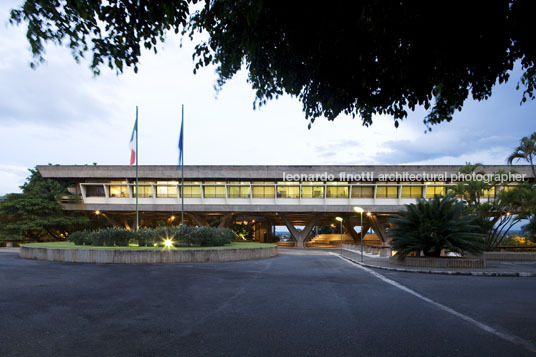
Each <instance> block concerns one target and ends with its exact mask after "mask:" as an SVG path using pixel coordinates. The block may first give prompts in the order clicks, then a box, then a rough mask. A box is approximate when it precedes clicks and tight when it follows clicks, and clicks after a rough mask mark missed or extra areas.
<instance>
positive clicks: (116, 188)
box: [85, 182, 494, 198]
mask: <svg viewBox="0 0 536 357" xmlns="http://www.w3.org/2000/svg"><path fill="white" fill-rule="evenodd" d="M239 184H242V183H237V185H232V184H229V185H228V186H224V185H210V184H206V183H205V185H203V187H202V186H201V183H191V182H188V184H185V185H184V197H186V198H201V190H203V197H206V198H225V197H229V198H249V197H250V196H252V197H253V198H274V197H278V198H300V186H298V185H287V184H285V185H277V186H275V185H273V183H271V184H272V185H271V186H270V185H269V184H270V183H259V184H258V185H260V186H258V185H254V186H249V183H248V184H247V185H244V186H240V185H239ZM264 185H265V186H264ZM138 187H139V195H138V197H153V188H152V186H151V184H148V183H146V182H140V183H139V186H138ZM374 188H375V187H374V186H365V185H352V189H351V196H350V186H348V185H347V186H339V185H334V186H331V185H327V186H324V185H311V186H302V187H301V198H324V196H325V197H327V198H349V197H351V198H374ZM85 189H86V196H87V197H104V196H105V192H104V186H103V185H85ZM131 189H132V195H133V197H135V195H136V187H135V186H131ZM180 190H181V187H180V186H177V185H175V184H173V185H169V184H167V183H158V184H157V185H156V186H155V191H156V192H155V193H156V197H159V198H176V197H180ZM399 190H401V192H400V197H401V198H419V197H423V193H424V187H423V186H420V185H411V184H409V185H403V186H400V187H399V186H397V185H383V186H376V198H398V196H399V195H398V194H399ZM226 191H227V194H226ZM446 191H447V186H428V187H427V188H426V195H425V196H426V197H427V198H430V197H434V196H436V195H445V194H446ZM324 193H325V195H324ZM493 194H494V191H493V189H492V190H491V191H490V192H488V195H490V196H493ZM109 196H110V197H129V187H128V185H126V184H124V183H122V184H118V185H114V184H111V185H110V186H109Z"/></svg>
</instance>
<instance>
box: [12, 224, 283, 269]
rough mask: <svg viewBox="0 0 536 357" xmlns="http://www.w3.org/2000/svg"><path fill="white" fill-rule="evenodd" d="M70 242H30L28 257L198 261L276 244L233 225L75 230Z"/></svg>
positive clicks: (250, 254)
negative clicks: (251, 238)
mask: <svg viewBox="0 0 536 357" xmlns="http://www.w3.org/2000/svg"><path fill="white" fill-rule="evenodd" d="M68 240H70V241H69V242H54V243H30V244H25V245H23V246H22V247H21V251H20V256H21V258H25V259H36V260H48V261H62V262H75V263H134V264H135V263H193V262H211V261H235V260H249V259H260V258H268V257H273V256H276V255H277V246H276V245H274V244H265V243H255V242H237V241H236V236H235V235H234V233H233V232H232V231H231V230H229V229H216V228H210V227H198V228H197V227H196V228H192V227H187V226H178V227H162V228H156V229H142V230H139V231H137V232H136V231H130V230H125V229H103V230H100V231H94V232H75V233H73V234H71V235H70V236H69V237H68Z"/></svg>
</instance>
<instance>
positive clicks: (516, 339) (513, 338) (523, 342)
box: [334, 254, 536, 352]
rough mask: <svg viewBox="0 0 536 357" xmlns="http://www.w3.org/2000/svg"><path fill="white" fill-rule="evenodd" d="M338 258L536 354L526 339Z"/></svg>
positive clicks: (535, 348)
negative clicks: (495, 327)
mask: <svg viewBox="0 0 536 357" xmlns="http://www.w3.org/2000/svg"><path fill="white" fill-rule="evenodd" d="M334 255H335V254H334ZM337 256H338V257H339V258H341V259H342V260H344V261H345V262H348V263H350V264H352V265H353V266H356V267H358V268H359V269H362V270H364V271H366V272H367V273H369V274H371V275H374V276H375V277H376V278H378V279H380V280H383V281H384V282H386V283H387V284H390V285H392V286H395V287H397V288H399V289H400V290H403V291H405V292H407V293H409V294H411V295H413V296H415V297H417V298H419V299H421V300H423V301H426V302H427V303H429V304H432V305H434V306H436V307H438V308H440V309H441V310H443V311H445V312H448V313H449V314H451V315H454V316H456V317H459V318H460V319H462V320H464V321H467V322H469V323H470V324H472V325H474V326H476V327H478V328H480V329H482V330H484V331H486V332H489V333H491V334H494V335H495V336H498V337H500V338H502V339H504V340H506V341H510V342H512V343H515V344H517V345H521V346H523V347H525V348H526V349H528V350H529V351H531V352H536V346H535V345H534V344H532V343H531V342H530V341H527V340H525V339H523V338H521V337H517V336H515V335H511V334H507V333H504V332H500V331H497V330H496V329H494V328H493V327H491V326H489V325H486V324H484V323H482V322H479V321H477V320H475V319H473V318H471V317H469V316H467V315H464V314H462V313H460V312H458V311H456V310H453V309H451V308H450V307H448V306H445V305H443V304H440V303H438V302H435V301H434V300H432V299H429V298H427V297H426V296H423V295H421V294H419V293H418V292H416V291H414V290H411V289H410V288H408V287H407V286H404V285H402V284H400V283H398V282H396V281H394V280H391V279H389V278H387V277H385V276H383V275H382V274H380V273H378V272H375V271H374V270H371V269H368V268H366V267H364V266H361V265H359V264H357V263H354V262H352V261H350V260H348V259H345V258H343V257H341V256H340V255H338V254H337Z"/></svg>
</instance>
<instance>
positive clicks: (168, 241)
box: [164, 238, 173, 248]
mask: <svg viewBox="0 0 536 357" xmlns="http://www.w3.org/2000/svg"><path fill="white" fill-rule="evenodd" d="M164 247H165V248H171V247H173V239H171V238H166V239H164Z"/></svg>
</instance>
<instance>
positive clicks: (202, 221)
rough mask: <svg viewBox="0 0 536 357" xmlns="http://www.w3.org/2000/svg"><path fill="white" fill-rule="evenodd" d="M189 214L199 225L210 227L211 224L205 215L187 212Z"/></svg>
mask: <svg viewBox="0 0 536 357" xmlns="http://www.w3.org/2000/svg"><path fill="white" fill-rule="evenodd" d="M186 214H187V215H188V217H190V218H191V219H193V220H194V222H195V223H196V224H197V225H198V226H199V227H203V226H205V227H210V224H208V222H207V220H206V218H205V217H203V216H198V215H195V214H193V213H186Z"/></svg>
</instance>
